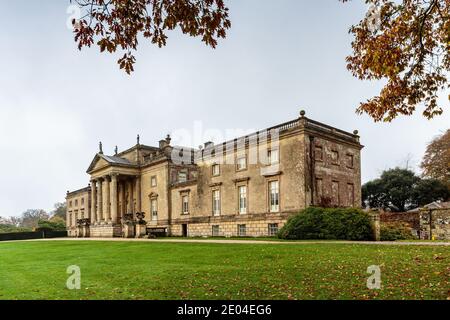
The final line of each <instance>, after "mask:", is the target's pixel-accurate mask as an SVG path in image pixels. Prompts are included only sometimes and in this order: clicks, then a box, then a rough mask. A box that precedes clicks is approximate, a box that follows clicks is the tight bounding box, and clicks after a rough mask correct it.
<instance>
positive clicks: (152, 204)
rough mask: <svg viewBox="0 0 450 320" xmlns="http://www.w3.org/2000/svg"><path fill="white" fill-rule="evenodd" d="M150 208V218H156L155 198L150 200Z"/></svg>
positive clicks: (156, 205)
mask: <svg viewBox="0 0 450 320" xmlns="http://www.w3.org/2000/svg"><path fill="white" fill-rule="evenodd" d="M150 210H151V212H152V220H153V221H156V220H158V201H157V200H156V199H152V200H151V201H150Z"/></svg>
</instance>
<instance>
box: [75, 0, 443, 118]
mask: <svg viewBox="0 0 450 320" xmlns="http://www.w3.org/2000/svg"><path fill="white" fill-rule="evenodd" d="M70 1H71V2H75V3H77V4H78V5H79V6H80V7H81V8H82V12H83V16H82V17H81V19H80V20H79V21H75V20H74V21H73V25H74V32H75V41H76V42H77V43H78V48H79V49H81V48H83V47H86V46H88V47H90V46H91V45H93V44H96V45H98V46H99V47H100V50H101V51H102V52H104V51H107V52H110V53H113V52H116V51H117V50H122V51H123V52H124V55H123V57H122V58H120V59H119V60H118V63H119V66H120V68H121V69H124V70H125V71H126V72H127V73H128V74H130V73H131V72H132V71H133V65H134V63H135V61H136V59H135V57H134V54H133V52H134V51H135V50H137V46H138V39H140V38H141V37H143V38H144V39H149V40H150V41H151V42H152V43H153V44H156V45H158V46H159V47H162V46H165V45H166V41H167V36H166V32H167V31H168V30H173V29H175V28H177V27H179V28H180V30H181V31H182V32H183V33H184V34H188V35H190V36H193V37H197V36H199V37H201V39H202V41H203V42H204V43H205V44H206V45H207V46H210V47H212V48H215V47H216V45H217V40H218V39H219V38H225V37H226V30H227V29H229V28H230V27H231V22H230V20H229V19H228V8H227V7H226V6H225V3H224V0H189V1H187V0H70ZM339 1H342V2H347V1H349V0H339ZM365 2H366V3H367V4H369V5H372V9H369V10H368V13H367V15H366V17H365V18H364V19H363V20H361V21H360V22H359V23H358V24H357V25H354V26H352V27H351V28H350V33H352V34H353V35H354V37H355V39H354V41H353V42H352V48H353V54H352V55H350V56H349V57H347V62H348V66H347V67H348V69H349V70H350V71H351V72H352V74H353V75H354V76H355V77H358V78H359V79H362V80H385V81H386V82H387V83H386V85H385V86H384V87H383V89H382V90H381V92H380V94H379V95H378V96H376V97H373V98H372V99H369V100H368V101H366V102H364V103H361V105H360V106H359V108H358V109H357V112H358V113H367V114H368V115H369V116H371V117H372V118H373V119H374V120H375V121H391V120H393V119H394V118H396V117H397V116H398V115H411V114H413V112H414V111H415V110H416V107H418V106H419V105H421V106H423V111H422V114H423V115H424V116H425V117H426V118H428V119H431V118H433V117H434V116H436V115H440V114H441V113H442V112H443V106H442V105H439V104H438V94H439V92H440V91H441V90H445V89H446V88H449V87H450V86H449V84H448V79H447V75H448V73H449V72H450V56H449V51H450V48H449V47H450V19H449V17H450V0H402V1H390V0H365ZM255 10H257V9H255ZM449 100H450V95H449ZM447 107H448V106H447Z"/></svg>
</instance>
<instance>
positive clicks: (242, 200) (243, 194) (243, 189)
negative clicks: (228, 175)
mask: <svg viewBox="0 0 450 320" xmlns="http://www.w3.org/2000/svg"><path fill="white" fill-rule="evenodd" d="M238 193H239V213H240V214H246V213H247V186H240V187H239V188H238Z"/></svg>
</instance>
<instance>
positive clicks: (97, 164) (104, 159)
mask: <svg viewBox="0 0 450 320" xmlns="http://www.w3.org/2000/svg"><path fill="white" fill-rule="evenodd" d="M108 165H114V166H126V167H128V166H135V165H134V164H133V163H131V161H129V160H128V159H125V158H121V157H117V156H107V155H104V154H101V153H97V154H96V155H95V157H94V159H93V160H92V162H91V165H90V166H89V168H88V169H87V173H90V172H92V171H95V170H96V169H100V168H104V167H106V166H108Z"/></svg>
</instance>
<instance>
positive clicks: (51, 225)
mask: <svg viewBox="0 0 450 320" xmlns="http://www.w3.org/2000/svg"><path fill="white" fill-rule="evenodd" d="M39 230H41V231H44V230H46V231H65V230H66V224H65V223H64V221H58V220H56V221H50V220H39V222H38V227H37V228H36V231H39Z"/></svg>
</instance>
